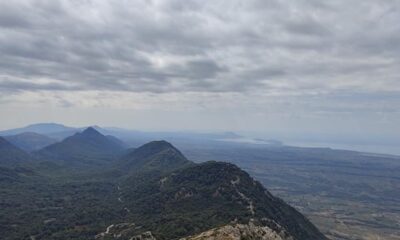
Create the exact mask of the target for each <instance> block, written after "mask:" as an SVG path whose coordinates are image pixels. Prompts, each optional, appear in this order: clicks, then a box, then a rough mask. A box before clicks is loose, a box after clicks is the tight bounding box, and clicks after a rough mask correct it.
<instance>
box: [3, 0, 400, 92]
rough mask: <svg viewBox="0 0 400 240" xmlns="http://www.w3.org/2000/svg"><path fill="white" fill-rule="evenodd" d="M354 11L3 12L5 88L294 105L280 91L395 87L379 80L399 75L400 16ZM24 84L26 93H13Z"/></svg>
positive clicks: (50, 6) (152, 6) (304, 7)
mask: <svg viewBox="0 0 400 240" xmlns="http://www.w3.org/2000/svg"><path fill="white" fill-rule="evenodd" d="M353 4H354V5H359V7H360V9H359V10H357V9H356V8H349V6H348V4H347V3H346V2H345V1H335V2H323V3H322V2H320V1H297V2H287V3H284V2H280V1H273V0H270V1H257V0H251V1H246V2H245V3H244V2H239V1H233V2H231V3H230V4H229V5H227V4H226V3H225V2H223V1H210V2H204V1H139V0H138V1H127V2H123V1H121V2H119V1H117V2H116V1H102V2H97V1H36V0H32V1H22V0H17V1H12V2H11V1H9V2H2V3H1V4H0V33H1V36H0V54H1V55H2V58H1V59H0V71H1V76H0V80H3V81H2V83H3V88H7V89H9V90H10V91H11V89H12V88H14V89H15V90H27V91H29V90H30V91H36V90H38V89H48V90H54V89H60V90H61V89H62V90H65V91H75V90H105V89H106V90H112V91H113V90H115V91H134V92H142V91H143V92H148V91H149V92H156V93H157V92H185V91H199V92H207V91H210V92H229V91H232V92H246V91H250V90H256V91H265V92H267V91H272V90H274V91H283V92H281V93H282V94H284V91H285V89H287V87H277V86H279V85H280V83H281V82H284V83H287V84H289V85H290V84H292V85H293V86H294V87H296V88H298V89H299V91H301V89H308V88H310V86H314V87H315V88H316V90H321V91H322V90H323V91H333V89H331V88H332V85H335V84H331V83H332V82H333V83H337V85H341V84H342V81H347V80H343V78H349V77H354V78H357V79H354V82H358V84H359V87H361V88H366V89H369V90H371V91H374V89H373V88H374V86H375V85H374V84H372V81H381V83H382V84H381V85H385V83H388V82H392V81H393V79H391V80H390V79H389V80H387V79H386V80H385V79H376V78H374V79H372V78H371V76H373V75H374V74H375V75H377V74H378V73H380V71H381V69H382V68H384V69H385V71H388V72H390V73H388V75H390V76H398V75H399V73H398V71H399V70H398V69H397V68H396V67H395V66H398V64H399V61H400V59H399V58H400V57H399V54H398V53H399V51H400V47H399V45H398V44H397V42H398V41H399V40H400V39H399V38H400V35H399V34H398V32H399V30H400V26H399V24H397V23H398V22H400V13H399V11H398V9H399V4H398V2H396V1H387V2H385V4H378V3H376V2H374V1H355V2H354V3H353ZM359 11H364V12H366V14H359V13H358V12H359ZM149 56H150V58H149ZM165 56H167V58H166V57H165ZM152 58H153V59H152ZM168 58H169V59H168ZM341 59H343V61H341ZM369 59H370V60H369ZM368 60H369V61H368ZM157 61H161V62H162V67H160V66H158V65H157ZM343 62H344V63H343ZM396 69H397V70H396ZM13 77H15V78H20V79H24V83H23V84H22V83H20V82H16V83H14V84H11V83H10V82H8V81H5V80H7V78H8V79H12V78H13ZM40 78H47V79H54V80H57V81H63V82H65V84H64V85H60V86H58V85H49V86H42V85H41V84H38V83H36V81H37V80H36V79H40ZM323 78H326V79H325V80H324V79H323ZM291 79H297V80H296V81H295V82H291V81H293V80H291ZM266 80H267V82H266ZM27 81H29V82H30V84H27V83H26V82H27ZM65 86H79V87H74V88H70V87H65ZM352 87H354V86H352ZM271 88H276V89H271ZM396 88H397V89H398V88H400V86H397V87H396ZM380 90H381V89H380Z"/></svg>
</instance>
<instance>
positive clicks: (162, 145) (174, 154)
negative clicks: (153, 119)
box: [119, 141, 192, 172]
mask: <svg viewBox="0 0 400 240" xmlns="http://www.w3.org/2000/svg"><path fill="white" fill-rule="evenodd" d="M190 164H192V162H191V161H189V160H188V159H186V157H185V156H184V155H183V154H182V153H181V152H180V151H179V150H178V149H176V148H175V147H174V146H172V144H170V143H169V142H167V141H153V142H150V143H147V144H144V145H143V146H141V147H139V148H137V149H134V150H133V151H132V152H130V153H128V154H127V155H125V156H123V157H122V158H121V159H120V161H119V167H120V168H122V169H124V170H125V171H130V172H138V171H151V170H158V171H161V172H168V171H172V170H176V169H178V168H182V167H184V166H188V165H190Z"/></svg>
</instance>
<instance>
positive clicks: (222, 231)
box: [181, 222, 293, 240]
mask: <svg viewBox="0 0 400 240" xmlns="http://www.w3.org/2000/svg"><path fill="white" fill-rule="evenodd" d="M242 239H246V240H247V239H248V240H293V237H291V236H289V235H288V234H287V233H286V232H283V231H282V232H277V231H274V230H272V229H271V228H269V227H266V226H256V225H254V224H253V223H251V222H250V223H249V224H230V225H226V226H223V227H219V228H214V229H211V230H208V231H206V232H203V233H201V234H199V235H196V236H191V237H187V238H182V239H181V240H242Z"/></svg>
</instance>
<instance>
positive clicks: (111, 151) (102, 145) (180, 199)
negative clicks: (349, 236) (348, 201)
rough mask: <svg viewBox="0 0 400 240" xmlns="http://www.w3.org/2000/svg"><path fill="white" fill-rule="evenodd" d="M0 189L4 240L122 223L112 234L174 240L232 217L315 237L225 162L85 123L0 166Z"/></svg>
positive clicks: (91, 233) (84, 235) (62, 235)
mask: <svg viewBox="0 0 400 240" xmlns="http://www.w3.org/2000/svg"><path fill="white" fill-rule="evenodd" d="M3 145H4V148H7V146H9V147H10V149H13V146H12V145H10V144H9V143H7V142H4V144H3ZM4 151H5V150H4ZM5 152H6V153H7V152H9V151H5ZM24 154H25V153H24ZM26 156H28V155H27V154H26ZM49 156H51V157H49ZM99 156H102V157H99ZM0 189H1V190H0V232H1V233H2V239H7V240H8V239H10V240H11V239H29V238H31V239H32V238H34V239H94V238H95V236H96V235H97V236H98V238H100V239H113V237H112V235H107V234H105V233H104V232H106V229H107V228H108V227H109V226H114V225H118V227H119V228H126V229H124V230H123V231H121V234H122V235H121V237H120V239H129V238H130V237H131V236H133V235H135V234H141V233H143V232H146V231H151V232H152V233H153V235H154V236H155V237H156V238H157V239H179V238H180V237H184V236H188V235H192V234H196V233H199V232H201V231H204V230H208V229H209V228H212V227H217V226H222V225H225V224H228V223H230V222H232V221H236V222H240V223H248V222H249V221H254V222H255V223H256V224H260V225H268V226H269V227H271V228H273V229H276V231H279V232H281V234H286V235H288V236H289V235H291V236H293V237H295V239H299V240H302V239H304V240H308V239H325V238H324V236H323V235H322V234H321V233H320V232H319V231H318V230H317V229H316V228H315V227H314V226H313V225H312V224H311V223H310V222H309V221H308V220H307V219H305V218H304V217H303V216H302V215H301V214H300V213H298V212H297V211H296V210H295V209H293V208H291V207H290V206H289V205H287V204H286V203H284V202H283V201H282V200H280V199H278V198H275V197H273V196H272V195H271V194H270V193H269V192H268V191H267V190H265V189H264V187H263V186H262V185H261V184H260V183H258V182H257V181H254V180H253V179H252V178H251V177H250V176H249V175H248V174H247V173H246V172H244V171H242V170H241V169H239V168H238V167H236V166H235V165H232V164H228V163H220V162H207V163H203V164H194V163H192V162H191V161H189V160H187V159H186V158H185V157H184V156H183V154H182V153H181V152H180V151H179V150H178V149H176V148H175V147H173V146H172V145H171V144H169V143H168V142H165V141H155V142H151V143H148V144H145V145H143V146H142V147H140V148H137V149H133V150H125V149H123V147H122V146H121V145H119V143H118V141H115V139H110V138H109V137H106V136H104V135H102V134H100V133H98V132H97V131H96V130H94V129H92V128H91V129H87V130H85V131H84V132H82V133H78V134H76V135H74V136H72V137H69V138H67V139H66V140H64V141H62V142H60V143H56V144H53V145H50V146H48V147H46V148H44V150H40V151H38V152H37V153H36V154H35V159H30V160H29V161H27V162H25V163H20V164H19V165H15V166H9V167H1V168H0ZM101 233H103V235H102V234H101Z"/></svg>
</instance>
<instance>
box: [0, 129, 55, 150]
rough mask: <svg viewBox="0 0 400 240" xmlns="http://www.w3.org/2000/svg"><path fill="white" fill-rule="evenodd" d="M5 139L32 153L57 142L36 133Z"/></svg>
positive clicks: (6, 137)
mask: <svg viewBox="0 0 400 240" xmlns="http://www.w3.org/2000/svg"><path fill="white" fill-rule="evenodd" d="M4 138H5V139H6V140H7V141H9V142H10V143H12V144H14V145H15V146H17V147H19V148H21V149H23V150H25V151H27V152H32V151H35V150H38V149H41V148H44V147H46V146H48V145H51V144H53V143H56V142H57V140H55V139H53V138H50V137H48V136H45V135H42V134H39V133H35V132H24V133H20V134H16V135H11V136H5V137H4Z"/></svg>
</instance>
